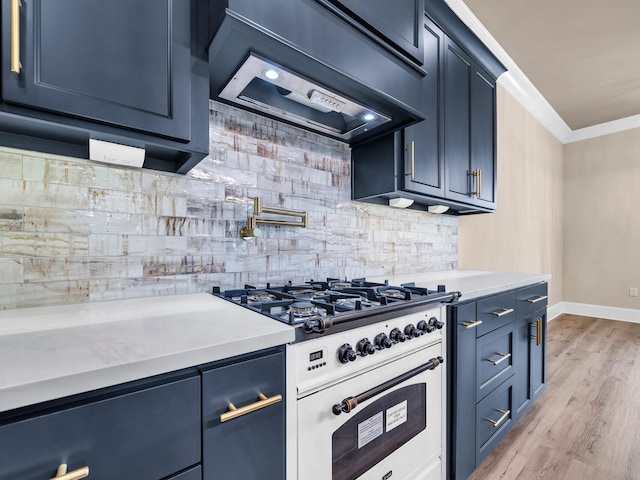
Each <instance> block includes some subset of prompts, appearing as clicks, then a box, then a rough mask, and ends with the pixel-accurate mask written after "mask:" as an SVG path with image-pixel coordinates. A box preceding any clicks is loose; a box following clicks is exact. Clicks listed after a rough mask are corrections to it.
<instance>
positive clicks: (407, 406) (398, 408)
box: [332, 383, 427, 480]
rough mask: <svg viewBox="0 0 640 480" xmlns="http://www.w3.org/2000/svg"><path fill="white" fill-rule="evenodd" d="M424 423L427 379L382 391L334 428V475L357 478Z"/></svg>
mask: <svg viewBox="0 0 640 480" xmlns="http://www.w3.org/2000/svg"><path fill="white" fill-rule="evenodd" d="M426 427H427V384H426V383H418V384H413V385H409V386H406V387H403V388H401V389H399V390H395V391H394V392H392V393H390V394H388V395H385V396H384V397H382V398H380V399H379V400H377V401H375V402H374V403H373V404H371V405H369V406H368V407H366V408H365V409H364V410H362V411H361V412H360V413H357V414H356V415H355V416H353V417H352V418H351V419H350V420H349V421H348V422H347V423H345V424H344V425H342V426H341V427H340V428H339V429H338V430H336V431H335V432H334V434H333V440H332V456H333V458H332V470H333V478H334V479H337V478H339V479H342V480H354V479H356V478H358V477H359V476H360V475H362V474H363V473H364V472H366V471H367V470H369V469H370V468H371V467H372V466H374V465H375V464H376V463H378V462H379V461H380V459H382V458H386V457H387V456H388V455H389V454H390V453H392V452H394V451H395V450H397V449H398V448H400V447H401V446H402V445H404V444H405V443H407V442H408V441H409V440H411V439H412V438H414V437H415V436H416V435H418V434H419V433H420V432H421V431H423V430H424V429H425V428H426Z"/></svg>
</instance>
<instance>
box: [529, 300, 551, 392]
mask: <svg viewBox="0 0 640 480" xmlns="http://www.w3.org/2000/svg"><path fill="white" fill-rule="evenodd" d="M530 325H531V327H530V328H531V334H532V335H531V340H530V341H531V347H530V352H531V357H530V361H529V376H530V382H531V383H530V388H531V401H532V402H534V401H535V400H536V399H537V398H538V397H539V396H540V394H542V392H544V390H545V388H546V386H547V355H546V351H547V310H546V308H545V309H541V310H538V311H537V312H536V313H535V314H534V315H533V318H532V320H531V322H530ZM538 335H539V336H540V338H539V340H538Z"/></svg>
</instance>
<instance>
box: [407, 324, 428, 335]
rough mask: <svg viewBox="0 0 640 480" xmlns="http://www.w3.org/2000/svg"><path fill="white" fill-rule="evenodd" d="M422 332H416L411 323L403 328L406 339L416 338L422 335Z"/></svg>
mask: <svg viewBox="0 0 640 480" xmlns="http://www.w3.org/2000/svg"><path fill="white" fill-rule="evenodd" d="M423 333H424V332H423V331H422V330H418V329H417V328H416V327H414V326H413V323H410V324H409V325H407V326H406V327H404V334H405V335H406V336H407V338H409V339H411V338H417V337H419V336H420V335H422V334H423Z"/></svg>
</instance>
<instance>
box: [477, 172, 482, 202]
mask: <svg viewBox="0 0 640 480" xmlns="http://www.w3.org/2000/svg"><path fill="white" fill-rule="evenodd" d="M477 190H478V198H480V197H481V196H482V170H481V169H478V188H477Z"/></svg>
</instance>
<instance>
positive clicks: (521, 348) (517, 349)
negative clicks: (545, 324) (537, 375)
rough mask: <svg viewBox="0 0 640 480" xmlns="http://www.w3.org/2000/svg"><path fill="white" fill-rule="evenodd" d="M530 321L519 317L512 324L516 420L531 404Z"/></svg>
mask: <svg viewBox="0 0 640 480" xmlns="http://www.w3.org/2000/svg"><path fill="white" fill-rule="evenodd" d="M531 331H532V328H531V321H530V319H529V318H528V317H527V318H522V319H519V320H518V321H517V322H515V326H514V346H513V350H514V353H513V357H514V359H513V366H514V367H515V377H514V385H513V410H514V412H513V413H514V420H515V421H517V420H518V419H519V418H520V417H521V416H522V415H523V414H524V412H525V411H526V410H527V409H528V408H529V406H530V405H531V389H530V386H529V385H530V382H529V359H530V355H529V346H530V343H531Z"/></svg>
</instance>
